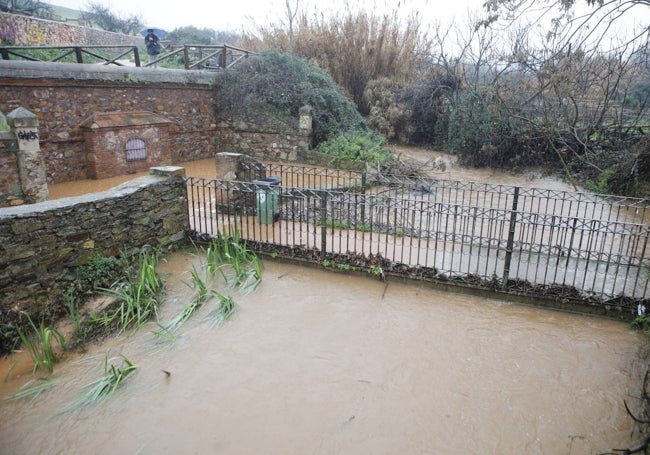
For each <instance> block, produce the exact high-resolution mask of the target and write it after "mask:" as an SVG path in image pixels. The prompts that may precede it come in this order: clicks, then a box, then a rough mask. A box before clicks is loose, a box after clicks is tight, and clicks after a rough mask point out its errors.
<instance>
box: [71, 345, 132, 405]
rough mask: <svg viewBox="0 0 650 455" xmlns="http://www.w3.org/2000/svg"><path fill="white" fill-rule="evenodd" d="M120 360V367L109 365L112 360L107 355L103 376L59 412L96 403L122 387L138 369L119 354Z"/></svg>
mask: <svg viewBox="0 0 650 455" xmlns="http://www.w3.org/2000/svg"><path fill="white" fill-rule="evenodd" d="M120 358H121V360H122V361H121V363H120V365H119V366H115V365H114V364H113V363H111V360H113V359H110V358H109V356H108V354H106V356H105V357H104V375H103V376H102V377H101V378H99V379H97V380H96V381H93V382H91V383H90V384H88V385H87V386H86V387H85V389H86V390H85V392H84V393H83V395H81V397H79V398H78V399H77V400H75V401H74V402H72V403H70V404H69V405H68V406H66V407H64V408H63V409H62V410H61V412H67V411H70V410H72V409H74V408H77V407H80V406H85V405H88V404H92V403H96V402H98V401H100V400H102V399H104V398H107V397H109V396H110V395H112V394H113V392H115V391H116V390H117V389H118V388H120V387H121V386H122V385H124V383H125V382H126V380H127V379H128V378H129V377H131V376H132V375H133V373H135V371H136V370H137V368H138V367H137V366H136V365H135V364H134V363H133V362H132V361H131V360H129V359H128V358H127V357H126V356H124V355H122V354H120Z"/></svg>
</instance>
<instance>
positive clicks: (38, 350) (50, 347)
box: [18, 317, 65, 373]
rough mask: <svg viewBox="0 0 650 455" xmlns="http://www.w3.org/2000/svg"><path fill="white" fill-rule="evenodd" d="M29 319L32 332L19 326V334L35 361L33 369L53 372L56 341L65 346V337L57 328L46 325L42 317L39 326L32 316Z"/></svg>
mask: <svg viewBox="0 0 650 455" xmlns="http://www.w3.org/2000/svg"><path fill="white" fill-rule="evenodd" d="M27 319H28V321H29V324H30V325H31V328H32V330H31V333H29V332H25V331H24V330H23V329H21V328H18V335H19V336H20V340H21V341H22V343H23V346H24V348H25V349H27V352H28V353H29V356H30V357H31V358H32V360H33V361H34V370H33V371H36V370H38V369H41V370H47V371H49V372H50V373H51V372H52V371H53V370H54V362H55V361H56V350H55V343H58V344H59V346H61V347H65V338H64V337H63V335H61V333H60V332H59V331H58V330H56V329H55V328H52V327H46V326H45V321H43V320H42V319H41V322H40V323H39V325H38V327H36V325H35V324H34V322H33V321H32V319H31V318H30V317H28V318H27Z"/></svg>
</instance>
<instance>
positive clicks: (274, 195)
mask: <svg viewBox="0 0 650 455" xmlns="http://www.w3.org/2000/svg"><path fill="white" fill-rule="evenodd" d="M281 181H282V179H281V178H280V177H275V176H272V177H265V178H263V179H258V180H253V183H254V184H255V185H258V188H257V194H256V197H257V219H258V220H259V222H260V223H261V224H272V223H274V222H275V221H277V220H278V218H279V216H280V212H279V210H278V206H279V199H280V188H278V186H279V185H280V182H281Z"/></svg>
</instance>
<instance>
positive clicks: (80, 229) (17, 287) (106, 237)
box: [0, 167, 189, 322]
mask: <svg viewBox="0 0 650 455" xmlns="http://www.w3.org/2000/svg"><path fill="white" fill-rule="evenodd" d="M184 175H185V173H184V170H183V168H179V167H161V168H152V175H149V176H147V177H141V178H139V179H135V180H132V181H130V182H127V183H125V184H123V185H120V186H118V187H116V188H113V189H112V190H109V191H106V192H104V193H96V194H89V195H85V196H78V197H71V198H65V199H58V200H55V201H47V202H40V203H37V204H31V205H21V206H17V207H10V208H3V209H0V322H2V321H11V320H15V319H16V316H17V314H16V313H17V312H25V313H27V314H30V315H38V314H40V313H41V312H43V311H44V310H45V308H46V306H47V305H48V304H52V303H53V302H56V301H57V299H60V297H61V295H62V292H63V291H64V290H65V288H66V287H67V285H68V284H69V283H70V281H69V278H68V276H69V273H70V271H71V269H73V268H74V267H76V266H78V265H81V264H83V263H84V262H86V261H87V260H88V259H89V258H90V257H92V256H93V255H94V254H96V253H101V254H103V255H106V256H114V255H118V254H120V253H121V252H130V251H133V250H134V249H138V248H141V247H142V246H144V245H151V246H154V247H161V248H163V249H164V248H165V247H167V246H170V245H171V244H173V243H175V242H177V241H179V240H181V239H183V238H184V237H185V232H186V230H187V229H188V228H189V219H188V210H187V187H186V184H185V181H184V179H183V176H184Z"/></svg>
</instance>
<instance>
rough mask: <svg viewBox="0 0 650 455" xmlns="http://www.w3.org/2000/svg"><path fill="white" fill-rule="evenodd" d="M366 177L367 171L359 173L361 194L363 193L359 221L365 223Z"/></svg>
mask: <svg viewBox="0 0 650 455" xmlns="http://www.w3.org/2000/svg"><path fill="white" fill-rule="evenodd" d="M366 177H367V173H366V171H363V172H362V173H361V194H363V195H364V197H363V203H362V204H361V222H362V223H365V221H366V197H365V194H366Z"/></svg>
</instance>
